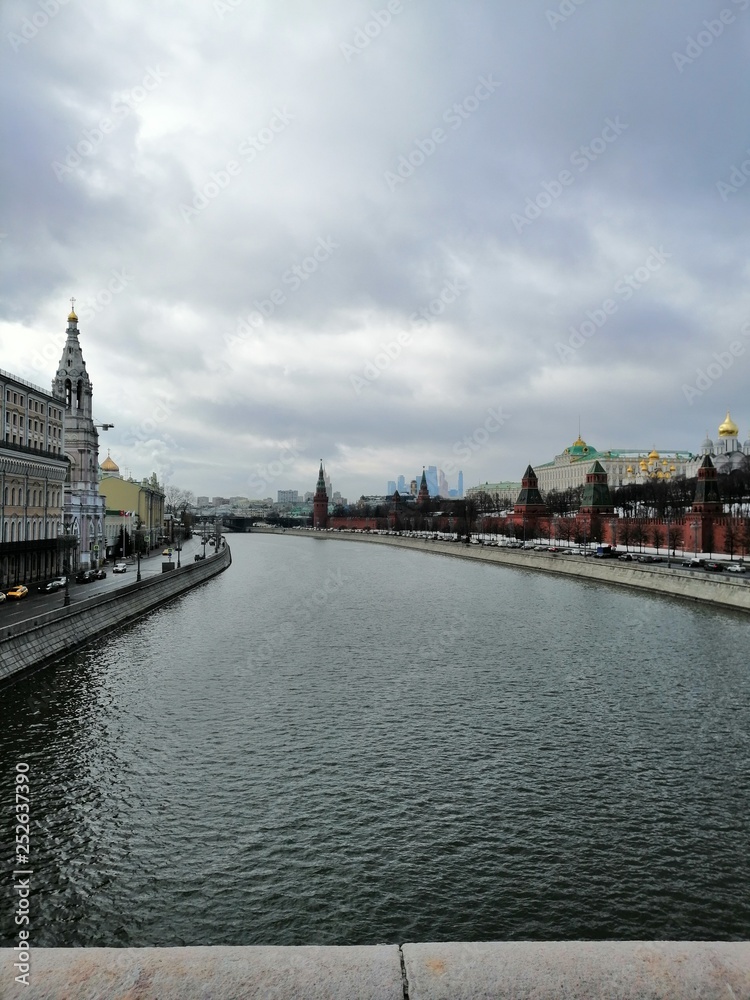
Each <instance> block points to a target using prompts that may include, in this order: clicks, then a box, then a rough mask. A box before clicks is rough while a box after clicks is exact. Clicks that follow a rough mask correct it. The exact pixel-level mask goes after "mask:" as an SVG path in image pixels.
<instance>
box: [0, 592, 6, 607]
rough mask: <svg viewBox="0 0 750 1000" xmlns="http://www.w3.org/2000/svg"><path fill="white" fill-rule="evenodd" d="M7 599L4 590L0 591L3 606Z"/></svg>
mask: <svg viewBox="0 0 750 1000" xmlns="http://www.w3.org/2000/svg"><path fill="white" fill-rule="evenodd" d="M5 599H6V598H5V593H4V592H3V591H2V590H0V604H2V603H3V602H4V601H5Z"/></svg>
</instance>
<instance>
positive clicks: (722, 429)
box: [719, 410, 740, 438]
mask: <svg viewBox="0 0 750 1000" xmlns="http://www.w3.org/2000/svg"><path fill="white" fill-rule="evenodd" d="M739 432H740V429H739V427H738V426H737V424H736V423H735V422H734V420H732V418H731V417H730V416H729V410H727V415H726V416H725V417H724V423H723V424H719V437H720V438H726V437H737V435H738V434H739Z"/></svg>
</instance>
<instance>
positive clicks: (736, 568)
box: [727, 563, 747, 573]
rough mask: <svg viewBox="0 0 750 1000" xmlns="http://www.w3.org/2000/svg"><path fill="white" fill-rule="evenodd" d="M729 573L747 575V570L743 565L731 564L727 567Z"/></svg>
mask: <svg viewBox="0 0 750 1000" xmlns="http://www.w3.org/2000/svg"><path fill="white" fill-rule="evenodd" d="M727 573H747V570H746V569H745V567H744V566H743V565H742V564H741V563H730V564H729V565H728V566H727Z"/></svg>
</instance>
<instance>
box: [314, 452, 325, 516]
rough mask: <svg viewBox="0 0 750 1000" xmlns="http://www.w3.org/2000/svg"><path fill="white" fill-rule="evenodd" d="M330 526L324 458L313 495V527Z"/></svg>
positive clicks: (321, 461)
mask: <svg viewBox="0 0 750 1000" xmlns="http://www.w3.org/2000/svg"><path fill="white" fill-rule="evenodd" d="M327 527H328V493H327V492H326V478H325V473H324V472H323V459H322V458H321V460H320V472H319V473H318V482H317V485H316V487H315V495H314V497H313V528H327Z"/></svg>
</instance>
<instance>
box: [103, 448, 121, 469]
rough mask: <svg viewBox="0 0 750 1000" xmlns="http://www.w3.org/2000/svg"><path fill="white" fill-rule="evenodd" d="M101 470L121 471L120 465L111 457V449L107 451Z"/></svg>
mask: <svg viewBox="0 0 750 1000" xmlns="http://www.w3.org/2000/svg"><path fill="white" fill-rule="evenodd" d="M101 470H102V472H119V471H120V466H119V465H118V464H117V463H116V462H113V461H112V459H111V458H110V457H109V451H107V457H106V458H105V459H104V461H103V462H102V464H101Z"/></svg>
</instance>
